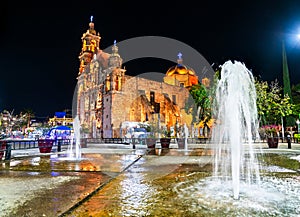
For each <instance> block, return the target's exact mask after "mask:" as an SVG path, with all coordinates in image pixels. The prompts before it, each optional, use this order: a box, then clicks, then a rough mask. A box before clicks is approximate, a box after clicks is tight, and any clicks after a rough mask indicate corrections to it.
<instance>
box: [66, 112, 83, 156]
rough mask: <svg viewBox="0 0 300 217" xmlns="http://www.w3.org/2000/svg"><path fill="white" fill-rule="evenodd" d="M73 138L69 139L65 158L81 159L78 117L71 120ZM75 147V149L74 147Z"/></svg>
mask: <svg viewBox="0 0 300 217" xmlns="http://www.w3.org/2000/svg"><path fill="white" fill-rule="evenodd" d="M73 129H74V136H73V138H72V139H71V142H70V145H69V147H68V150H67V156H68V158H71V159H80V158H81V147H80V121H79V118H78V116H76V117H75V118H74V120H73ZM74 145H75V147H74Z"/></svg>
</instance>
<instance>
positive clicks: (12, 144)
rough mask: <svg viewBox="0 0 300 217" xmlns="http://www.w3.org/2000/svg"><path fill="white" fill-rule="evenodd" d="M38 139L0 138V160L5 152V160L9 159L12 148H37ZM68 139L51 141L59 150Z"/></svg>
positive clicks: (69, 142)
mask: <svg viewBox="0 0 300 217" xmlns="http://www.w3.org/2000/svg"><path fill="white" fill-rule="evenodd" d="M38 141H39V140H0V160H1V159H2V157H3V154H4V152H5V160H10V158H11V151H12V150H22V149H33V148H38ZM71 142H72V140H70V139H56V140H55V141H54V143H53V145H54V146H57V151H58V152H59V151H61V147H62V146H66V145H69V144H71Z"/></svg>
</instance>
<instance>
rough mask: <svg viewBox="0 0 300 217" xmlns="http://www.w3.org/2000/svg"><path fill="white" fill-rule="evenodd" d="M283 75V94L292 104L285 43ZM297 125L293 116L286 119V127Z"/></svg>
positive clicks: (283, 47)
mask: <svg viewBox="0 0 300 217" xmlns="http://www.w3.org/2000/svg"><path fill="white" fill-rule="evenodd" d="M282 66H283V69H282V74H283V94H284V95H288V96H289V101H290V103H293V100H292V91H291V83H290V74H289V68H288V64H287V57H286V51H285V46H284V42H283V43H282ZM294 124H295V119H294V118H293V117H292V116H287V117H286V125H287V126H293V125H294Z"/></svg>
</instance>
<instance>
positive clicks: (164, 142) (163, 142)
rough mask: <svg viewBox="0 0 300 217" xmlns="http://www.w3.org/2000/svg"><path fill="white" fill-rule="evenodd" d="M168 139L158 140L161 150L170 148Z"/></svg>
mask: <svg viewBox="0 0 300 217" xmlns="http://www.w3.org/2000/svg"><path fill="white" fill-rule="evenodd" d="M170 142H171V139H170V138H160V145H161V148H170Z"/></svg>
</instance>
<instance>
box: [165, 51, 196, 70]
mask: <svg viewBox="0 0 300 217" xmlns="http://www.w3.org/2000/svg"><path fill="white" fill-rule="evenodd" d="M166 75H167V76H173V75H196V73H195V71H194V70H193V69H192V68H190V67H188V66H186V65H184V64H182V54H181V53H179V54H178V59H177V65H175V66H172V67H170V68H169V69H168V71H167V73H166Z"/></svg>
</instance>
